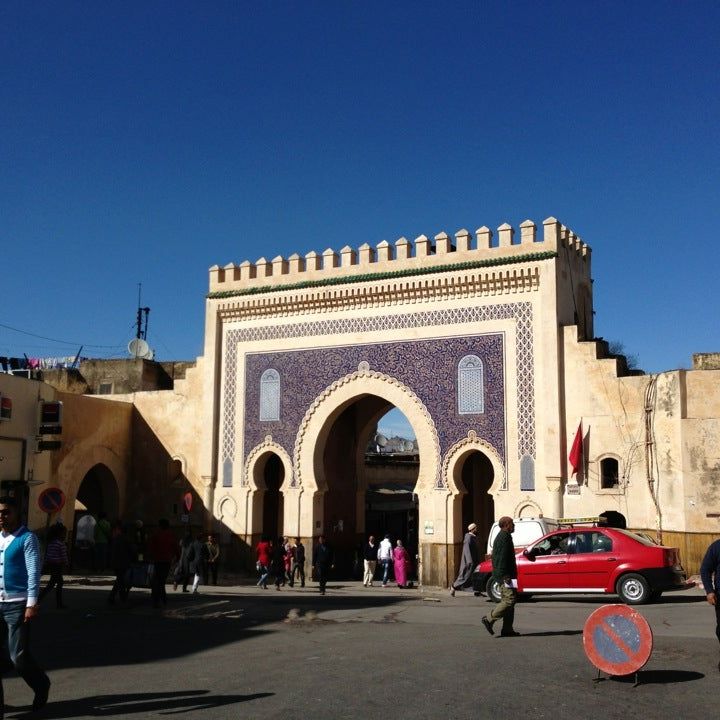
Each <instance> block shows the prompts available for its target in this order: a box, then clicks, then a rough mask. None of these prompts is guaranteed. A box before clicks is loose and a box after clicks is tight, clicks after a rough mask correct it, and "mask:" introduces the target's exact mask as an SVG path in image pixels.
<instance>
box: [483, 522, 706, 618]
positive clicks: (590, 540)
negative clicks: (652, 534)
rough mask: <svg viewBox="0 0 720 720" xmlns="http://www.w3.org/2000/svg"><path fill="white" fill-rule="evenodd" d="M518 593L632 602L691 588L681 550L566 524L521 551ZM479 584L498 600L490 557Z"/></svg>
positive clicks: (627, 533) (625, 533) (618, 532)
mask: <svg viewBox="0 0 720 720" xmlns="http://www.w3.org/2000/svg"><path fill="white" fill-rule="evenodd" d="M516 559H517V568H518V577H517V581H518V592H520V593H525V594H528V595H529V594H535V593H543V594H547V593H598V594H613V593H617V594H618V595H619V596H620V599H621V600H622V601H623V602H625V603H627V604H629V605H641V604H643V603H646V602H649V601H651V600H656V599H658V598H659V597H660V595H661V594H662V593H663V592H665V591H667V590H684V589H685V588H688V587H692V585H693V584H692V583H688V582H687V577H686V574H685V571H684V570H683V568H682V566H681V565H680V552H679V550H678V549H677V548H670V547H663V546H661V545H656V544H655V543H654V542H652V541H651V540H650V539H648V538H646V537H642V536H640V535H637V534H636V533H633V532H630V531H629V530H621V529H618V528H609V527H589V528H586V527H569V528H568V527H566V528H561V529H559V530H555V531H553V532H550V533H548V534H547V535H545V536H544V537H542V538H540V539H539V540H537V541H536V542H534V543H532V544H531V545H528V546H527V547H526V548H525V549H524V550H519V551H518V553H517V558H516ZM473 580H474V585H475V588H476V589H477V588H484V589H485V590H486V592H487V594H488V596H489V597H490V598H491V599H492V600H495V601H496V602H498V601H499V600H500V587H499V584H498V583H497V582H496V581H495V580H494V579H493V577H492V561H491V560H485V561H483V562H481V563H480V564H479V565H478V567H477V570H476V573H475V577H474V578H473Z"/></svg>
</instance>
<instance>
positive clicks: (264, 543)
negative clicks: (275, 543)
mask: <svg viewBox="0 0 720 720" xmlns="http://www.w3.org/2000/svg"><path fill="white" fill-rule="evenodd" d="M255 553H256V557H257V562H256V563H255V567H256V568H257V571H258V575H259V576H260V579H259V580H258V581H257V587H261V588H262V589H263V590H267V579H268V575H269V574H270V558H271V555H272V543H271V542H270V540H269V538H268V536H267V535H263V536H262V537H261V538H260V542H259V543H258V544H257V547H256V548H255Z"/></svg>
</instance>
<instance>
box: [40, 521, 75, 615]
mask: <svg viewBox="0 0 720 720" xmlns="http://www.w3.org/2000/svg"><path fill="white" fill-rule="evenodd" d="M65 538H67V529H66V528H65V526H64V525H60V524H58V525H53V526H52V527H51V528H50V531H49V532H48V537H47V539H48V544H47V549H46V550H45V567H46V568H47V571H48V572H49V573H50V580H48V584H47V585H46V586H45V587H44V588H43V589H42V591H41V592H40V596H39V597H38V602H42V599H43V598H44V597H45V596H46V595H48V594H49V593H50V591H51V590H52V589H53V588H55V607H57V608H58V610H61V609H63V608H64V607H65V605H63V601H62V589H63V583H64V581H65V579H64V578H63V570H64V569H65V568H66V567H67V566H68V564H69V561H68V552H67V545H65Z"/></svg>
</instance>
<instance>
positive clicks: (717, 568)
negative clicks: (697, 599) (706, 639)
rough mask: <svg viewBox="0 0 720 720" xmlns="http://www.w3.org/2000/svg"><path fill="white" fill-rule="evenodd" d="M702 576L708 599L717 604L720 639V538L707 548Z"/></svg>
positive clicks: (716, 616) (716, 620)
mask: <svg viewBox="0 0 720 720" xmlns="http://www.w3.org/2000/svg"><path fill="white" fill-rule="evenodd" d="M713 576H714V577H713ZM700 577H701V578H702V584H703V587H704V588H705V594H706V596H707V601H708V602H709V603H710V604H711V605H714V606H715V634H716V635H717V639H718V640H719V641H720V540H716V541H715V542H714V543H711V544H710V547H709V548H708V549H707V552H706V553H705V557H704V558H703V561H702V565H701V566H700ZM718 670H720V663H718Z"/></svg>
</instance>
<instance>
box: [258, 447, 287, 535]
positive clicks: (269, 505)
mask: <svg viewBox="0 0 720 720" xmlns="http://www.w3.org/2000/svg"><path fill="white" fill-rule="evenodd" d="M258 470H259V471H260V472H261V473H262V485H261V487H263V488H264V489H265V491H264V493H263V506H262V530H261V534H262V535H266V536H267V537H268V538H270V539H271V540H272V541H273V542H275V541H276V540H277V538H278V537H280V535H282V534H283V494H282V493H281V492H280V486H281V485H282V484H283V480H284V479H285V467H284V466H283V463H282V460H281V459H280V458H279V457H278V456H277V455H276V454H275V453H268V454H267V455H266V456H265V463H264V465H263V466H262V467H261V468H258Z"/></svg>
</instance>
